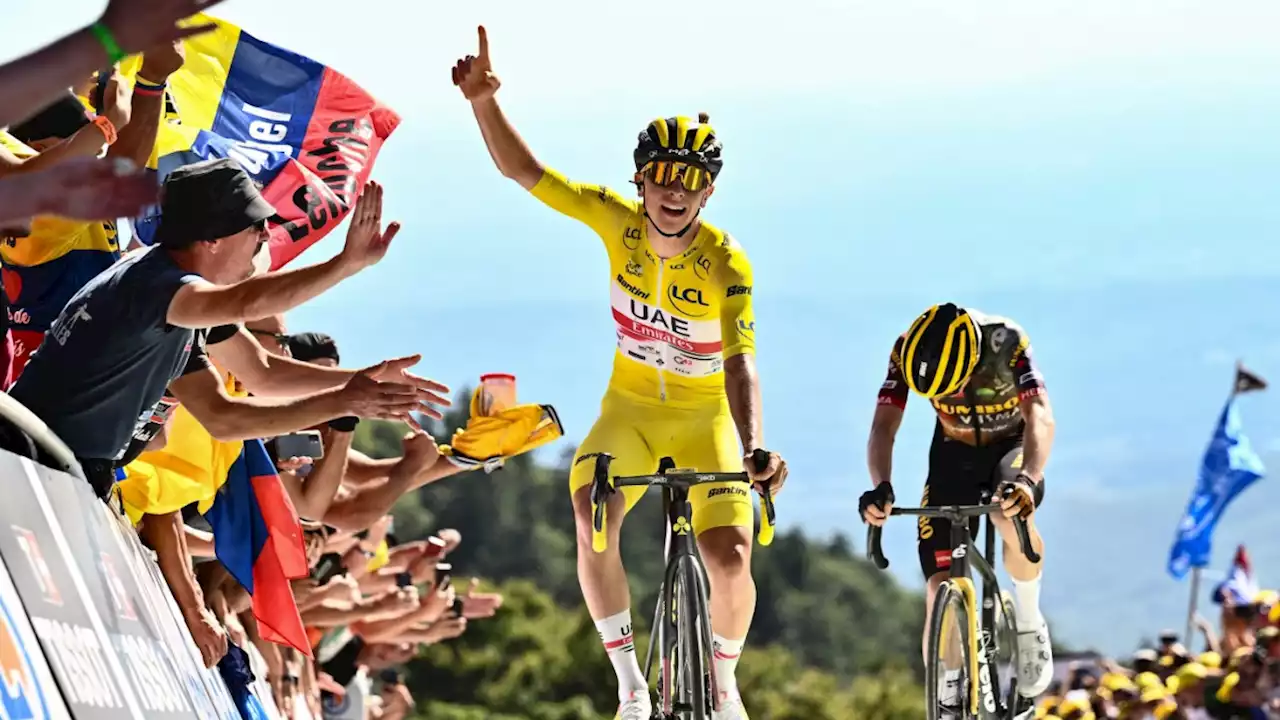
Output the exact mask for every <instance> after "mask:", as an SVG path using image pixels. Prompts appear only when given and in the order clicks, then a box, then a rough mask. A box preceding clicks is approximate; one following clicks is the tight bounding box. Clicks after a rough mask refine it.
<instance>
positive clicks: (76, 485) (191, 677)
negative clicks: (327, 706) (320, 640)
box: [0, 396, 279, 720]
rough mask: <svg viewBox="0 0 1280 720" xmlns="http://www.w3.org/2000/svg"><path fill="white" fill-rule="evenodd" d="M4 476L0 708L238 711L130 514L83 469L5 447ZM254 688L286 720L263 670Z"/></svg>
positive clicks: (29, 718)
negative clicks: (106, 497)
mask: <svg viewBox="0 0 1280 720" xmlns="http://www.w3.org/2000/svg"><path fill="white" fill-rule="evenodd" d="M0 397H5V396H0ZM6 399H7V397H6ZM2 402H3V400H0V403H2ZM8 409H9V408H7V407H4V408H0V414H3V415H8V416H9V418H10V419H13V418H12V415H10V414H9V413H8V412H7V411H8ZM37 422H38V421H37ZM54 442H55V443H56V439H54ZM41 444H42V445H44V444H46V443H43V442H42V443H41ZM56 444H60V443H56ZM76 469H77V470H78V468H76ZM0 487H3V491H0V680H2V682H0V720H45V718H76V719H77V720H79V719H81V718H91V719H93V720H98V719H102V720H107V719H109V718H110V719H113V720H114V719H115V718H121V719H124V718H129V719H130V720H142V719H143V718H175V719H176V718H200V719H201V720H205V719H209V718H220V719H225V720H239V717H240V714H239V712H238V711H237V710H236V708H235V706H234V704H233V703H232V700H231V696H230V694H229V692H228V690H227V687H226V685H225V684H224V683H223V681H222V678H221V676H220V675H219V674H218V671H217V669H212V670H209V669H206V668H205V667H204V665H203V663H202V662H201V659H200V652H199V650H198V649H197V648H196V646H195V644H194V643H193V642H192V640H191V635H190V633H189V632H188V631H187V627H186V623H185V622H184V621H183V620H182V615H181V613H180V611H179V610H178V605H177V603H176V602H175V601H174V599H173V595H172V594H171V593H170V592H169V589H168V586H167V585H166V584H165V582H164V578H163V576H162V575H161V574H160V568H159V567H158V566H157V565H156V563H155V561H154V556H153V554H152V553H151V551H150V550H148V549H147V548H145V547H144V546H143V545H142V543H141V542H140V541H139V539H138V537H137V534H136V533H135V532H134V531H133V528H132V527H130V526H129V525H128V523H127V521H125V520H124V519H123V518H121V517H120V516H119V515H117V514H116V513H115V512H113V511H112V510H110V509H109V508H107V507H106V506H105V505H104V504H103V503H102V502H101V501H100V500H98V499H97V498H96V497H94V495H93V492H92V490H91V489H90V488H89V485H88V483H86V482H85V481H84V480H82V479H79V478H76V477H73V476H72V475H69V474H67V473H64V472H60V471H57V470H52V469H50V468H47V467H44V466H42V465H39V464H37V463H34V462H32V461H31V460H28V459H26V458H23V457H19V456H17V455H13V454H11V453H8V452H4V451H0ZM244 650H245V651H246V652H247V653H250V654H251V655H252V656H254V660H255V663H254V664H256V665H258V666H259V667H261V663H260V662H258V661H260V659H261V656H260V655H258V654H257V650H256V648H254V647H252V645H249V646H248V647H245V648H244ZM253 692H254V694H255V695H257V696H258V698H259V699H260V700H261V701H262V705H263V707H264V708H265V710H266V712H267V714H268V716H269V718H271V720H279V715H278V713H277V712H276V710H275V705H274V702H273V701H272V699H271V691H270V688H269V687H268V685H267V684H266V680H265V678H262V677H257V678H256V679H255V682H254V685H253Z"/></svg>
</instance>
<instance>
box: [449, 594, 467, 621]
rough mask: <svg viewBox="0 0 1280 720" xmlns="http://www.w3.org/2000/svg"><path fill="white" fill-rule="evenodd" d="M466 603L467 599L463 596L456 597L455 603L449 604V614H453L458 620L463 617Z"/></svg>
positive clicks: (454, 598)
mask: <svg viewBox="0 0 1280 720" xmlns="http://www.w3.org/2000/svg"><path fill="white" fill-rule="evenodd" d="M464 602H466V599H465V598H463V597H462V596H461V595H454V596H453V602H452V603H449V612H451V613H453V616H454V617H456V618H460V617H462V612H463V603H464Z"/></svg>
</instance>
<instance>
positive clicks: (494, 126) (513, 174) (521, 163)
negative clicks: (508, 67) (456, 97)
mask: <svg viewBox="0 0 1280 720" xmlns="http://www.w3.org/2000/svg"><path fill="white" fill-rule="evenodd" d="M478 32H479V35H480V49H479V53H480V54H479V55H468V56H466V57H465V58H463V59H461V60H459V61H458V63H457V64H456V65H454V67H453V84H454V85H457V86H458V88H459V89H460V90H462V95H463V97H465V98H466V99H467V100H470V101H471V111H472V112H473V113H475V116H476V122H477V123H479V125H480V134H481V135H483V136H484V143H485V145H486V146H487V147H488V148H489V155H490V157H492V158H493V164H494V165H497V166H498V171H499V172H501V173H502V174H503V175H505V176H506V177H508V178H511V179H512V180H515V181H516V182H518V183H520V187H523V188H524V189H525V190H532V189H533V186H534V185H537V184H538V181H539V180H541V179H542V165H541V164H540V163H539V162H538V159H537V158H535V157H534V156H533V153H532V152H531V151H530V150H529V146H527V145H525V143H524V140H523V139H522V138H521V137H520V134H519V133H517V132H516V130H515V128H513V127H511V123H510V122H508V121H507V116H506V115H505V114H504V113H503V112H502V108H500V107H498V100H497V98H496V97H494V93H496V92H498V88H499V87H500V86H501V85H502V83H501V81H499V80H498V76H497V75H494V74H493V67H492V64H491V63H490V60H489V36H488V34H487V33H486V32H485V29H484V26H481V27H480V28H479V29H478Z"/></svg>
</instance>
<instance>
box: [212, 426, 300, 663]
mask: <svg viewBox="0 0 1280 720" xmlns="http://www.w3.org/2000/svg"><path fill="white" fill-rule="evenodd" d="M204 517H205V519H206V520H208V521H209V525H210V527H212V528H213V548H214V554H215V555H217V557H218V560H220V561H221V562H222V564H223V566H224V567H226V568H227V572H229V573H231V576H232V577H234V578H235V579H236V581H237V582H239V583H240V585H241V586H243V587H244V589H245V590H246V591H248V593H249V594H250V595H252V596H253V616H254V617H255V618H257V620H258V627H259V628H260V631H261V633H262V637H263V638H265V639H267V640H270V641H271V642H274V643H278V644H283V645H289V646H291V647H293V648H296V649H297V650H298V651H299V652H301V653H303V654H305V655H306V656H307V657H311V643H310V642H308V641H307V633H306V630H305V629H304V628H303V626H302V618H301V616H299V614H298V606H297V603H295V602H294V599H293V589H292V588H291V587H290V585H289V581H290V580H293V579H297V578H303V577H306V576H307V575H308V574H309V570H308V567H307V551H306V547H305V545H304V544H303V539H302V526H301V525H300V524H299V522H298V514H297V512H296V511H295V510H294V508H293V502H292V501H290V500H289V494H288V493H287V492H286V491H285V489H284V485H283V484H281V482H280V476H279V475H277V474H276V468H275V465H274V464H273V463H272V462H271V457H270V456H269V455H268V454H267V449H266V447H264V446H263V444H262V441H261V440H246V441H245V443H244V450H243V451H241V453H240V457H239V459H237V460H236V461H235V463H234V464H233V465H232V466H231V470H230V472H228V473H227V481H226V482H225V483H224V484H223V485H222V487H220V488H218V494H217V497H216V498H215V499H214V501H213V505H212V506H211V507H210V508H209V510H208V511H207V512H206V513H205V514H204Z"/></svg>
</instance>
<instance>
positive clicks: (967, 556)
mask: <svg viewBox="0 0 1280 720" xmlns="http://www.w3.org/2000/svg"><path fill="white" fill-rule="evenodd" d="M990 499H991V494H990V492H984V493H983V494H982V500H981V503H982V504H980V505H967V506H966V505H948V506H941V507H923V508H898V507H895V508H893V509H892V510H890V514H891V515H915V516H922V517H936V518H941V519H945V520H948V521H949V522H950V524H951V531H950V538H949V545H950V547H951V566H950V569H949V571H948V579H949V580H951V581H952V582H954V583H955V584H956V585H957V586H959V588H960V589H961V592H962V593H963V594H964V597H965V605H966V606H967V608H968V613H967V614H968V622H969V643H970V647H969V662H970V667H969V676H970V678H972V679H973V680H974V681H976V682H975V684H973V685H971V686H970V695H969V710H970V713H971V714H973V715H977V714H978V713H979V710H980V709H981V711H982V712H984V713H986V714H987V715H989V716H990V717H994V718H1000V717H1009V718H1012V717H1013V710H1014V708H1011V707H1005V703H1004V701H1003V698H1002V697H1001V695H1000V692H999V688H1000V673H999V668H998V667H997V666H996V644H995V642H994V641H993V637H992V633H993V632H994V628H995V625H996V614H995V612H996V603H997V602H1002V601H1001V600H999V597H1000V585H999V581H998V580H997V578H996V573H995V570H994V568H992V565H991V561H989V560H988V559H987V558H994V557H995V552H996V531H995V527H994V525H992V523H991V519H990V518H989V517H986V516H987V515H989V514H990V513H992V512H999V511H1000V505H999V504H987V503H988V502H989V501H990ZM974 517H978V518H980V519H981V521H982V522H983V523H984V524H985V525H986V529H985V536H984V538H983V546H984V547H983V552H982V553H973V552H970V548H971V547H972V546H973V540H974V538H973V536H972V535H971V534H970V532H969V521H970V520H971V519H972V518H974ZM1013 526H1014V529H1015V530H1016V531H1017V534H1018V544H1019V546H1020V548H1021V550H1022V553H1023V554H1024V555H1026V556H1027V558H1028V559H1030V560H1031V561H1032V562H1039V561H1040V555H1039V554H1038V553H1036V552H1035V550H1034V549H1033V548H1032V546H1031V536H1030V533H1029V531H1028V529H1027V523H1026V521H1025V520H1022V519H1021V518H1015V519H1014V521H1013ZM880 536H881V529H880V528H879V527H876V526H874V525H873V526H870V527H868V528H867V555H868V557H869V558H870V559H871V561H872V562H873V563H874V564H875V565H876V567H878V568H880V569H881V570H884V569H885V568H888V567H889V561H888V560H887V559H886V558H885V557H884V552H883V550H882V548H881V547H880ZM972 570H976V571H977V573H978V575H980V576H981V577H982V606H981V608H979V607H978V599H977V592H976V590H975V588H974V585H973V580H972V578H971V577H970V575H971V571H972ZM979 618H981V622H979ZM1016 682H1017V681H1016V675H1015V676H1013V678H1011V690H1013V691H1016V689H1017V688H1016ZM1015 694H1016V693H1015V692H1011V693H1010V695H1011V696H1014V695H1015Z"/></svg>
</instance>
